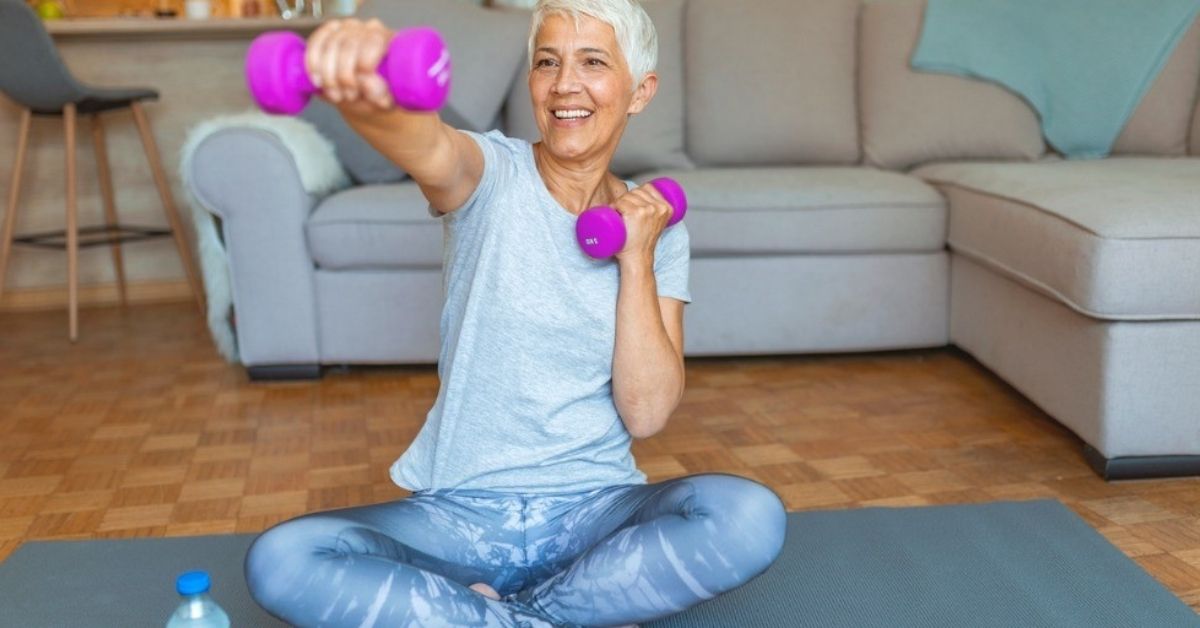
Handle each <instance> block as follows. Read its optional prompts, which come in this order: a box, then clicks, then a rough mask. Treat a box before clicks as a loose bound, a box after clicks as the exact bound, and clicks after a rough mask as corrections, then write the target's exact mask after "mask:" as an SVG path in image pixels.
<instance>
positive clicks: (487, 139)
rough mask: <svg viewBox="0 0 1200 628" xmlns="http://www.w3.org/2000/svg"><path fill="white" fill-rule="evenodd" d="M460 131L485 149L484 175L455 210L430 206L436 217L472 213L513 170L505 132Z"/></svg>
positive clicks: (484, 203)
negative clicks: (443, 209) (446, 211)
mask: <svg viewBox="0 0 1200 628" xmlns="http://www.w3.org/2000/svg"><path fill="white" fill-rule="evenodd" d="M458 132H459V133H462V134H464V135H466V136H467V137H470V138H471V139H473V140H475V143H476V144H478V145H479V150H481V151H483V175H482V176H481V177H480V178H479V185H477V186H475V190H474V191H473V192H471V196H469V197H467V200H466V201H465V202H463V204H462V205H459V206H458V208H457V209H455V210H454V211H451V212H448V213H446V214H441V213H439V212H438V211H437V210H436V209H434V208H433V206H429V215H430V216H433V217H434V218H446V217H454V216H463V215H465V214H467V213H470V212H471V211H472V210H473V209H474V208H475V206H476V205H486V204H487V199H490V198H492V197H493V196H494V195H493V194H492V192H493V190H495V189H496V188H497V187H499V186H500V185H502V183H501V180H502V179H503V178H504V177H505V175H506V174H508V175H511V173H512V170H513V167H512V163H513V160H512V147H511V146H510V144H511V140H509V138H507V137H505V136H504V134H503V133H501V132H500V131H488V132H487V133H476V132H475V131H464V130H462V129H459V130H458Z"/></svg>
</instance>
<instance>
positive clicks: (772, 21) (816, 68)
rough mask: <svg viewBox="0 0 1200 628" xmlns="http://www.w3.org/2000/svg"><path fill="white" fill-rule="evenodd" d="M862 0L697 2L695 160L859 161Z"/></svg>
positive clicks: (688, 25) (692, 70)
mask: <svg viewBox="0 0 1200 628" xmlns="http://www.w3.org/2000/svg"><path fill="white" fill-rule="evenodd" d="M858 2H859V0H736V1H733V0H688V3H687V9H686V15H687V17H686V19H685V26H684V41H685V46H684V58H685V62H684V72H685V73H686V76H685V77H684V80H685V92H686V94H687V99H686V106H687V151H688V156H690V157H691V158H692V160H693V161H695V162H696V164H697V165H705V166H731V165H753V164H817V163H820V164H850V163H857V162H858V160H859V142H858V123H857V114H856V111H857V107H856V104H855V87H854V74H855V71H854V68H855V47H856V46H855V41H856V30H857V15H858Z"/></svg>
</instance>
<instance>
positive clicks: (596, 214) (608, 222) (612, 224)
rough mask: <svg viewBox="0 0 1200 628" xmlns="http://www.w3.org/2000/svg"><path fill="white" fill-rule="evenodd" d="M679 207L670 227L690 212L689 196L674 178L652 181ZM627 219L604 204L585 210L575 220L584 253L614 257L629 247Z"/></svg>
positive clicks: (600, 256) (673, 204)
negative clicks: (626, 231) (626, 239)
mask: <svg viewBox="0 0 1200 628" xmlns="http://www.w3.org/2000/svg"><path fill="white" fill-rule="evenodd" d="M650 184H651V185H653V186H654V187H655V188H657V189H658V191H659V193H661V194H662V195H663V197H664V198H666V199H667V202H668V203H670V205H671V207H672V208H673V209H674V210H675V211H674V212H672V213H671V219H670V220H669V221H668V222H667V226H668V227H669V226H671V225H673V224H675V223H677V222H679V221H681V220H683V215H684V214H686V213H687V196H686V195H685V194H684V193H683V186H681V185H679V183H678V182H676V181H675V180H674V179H669V178H667V177H662V178H659V179H654V180H653V181H651V182H650ZM625 236H626V233H625V221H623V220H621V214H620V213H618V212H617V210H615V209H613V208H611V207H608V206H605V205H601V206H599V207H593V208H591V209H588V210H585V211H584V212H583V213H582V214H579V218H578V219H576V221H575V238H576V239H577V240H579V246H580V247H582V248H583V252H584V253H586V254H587V255H588V257H592V258H595V259H605V258H608V257H612V256H613V255H615V254H616V253H617V251H620V250H621V249H622V248H623V247H624V246H625Z"/></svg>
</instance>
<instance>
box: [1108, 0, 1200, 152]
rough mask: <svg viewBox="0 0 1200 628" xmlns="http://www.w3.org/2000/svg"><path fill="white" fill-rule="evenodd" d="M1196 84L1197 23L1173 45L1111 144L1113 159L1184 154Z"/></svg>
mask: <svg viewBox="0 0 1200 628" xmlns="http://www.w3.org/2000/svg"><path fill="white" fill-rule="evenodd" d="M1198 82H1200V19H1197V20H1196V21H1195V22H1193V23H1192V26H1191V28H1190V29H1188V31H1187V33H1185V34H1184V35H1183V37H1182V38H1181V39H1180V40H1179V43H1178V44H1176V45H1175V50H1174V51H1173V52H1172V53H1171V56H1170V58H1168V59H1167V63H1166V65H1164V66H1163V68H1162V71H1160V72H1159V73H1158V76H1157V77H1156V78H1155V79H1154V83H1152V84H1151V85H1150V89H1149V90H1147V91H1146V95H1145V96H1143V97H1142V102H1141V103H1139V104H1138V106H1137V108H1136V109H1134V110H1133V115H1131V116H1130V117H1129V121H1128V122H1126V123H1125V128H1124V129H1122V130H1121V134H1120V135H1118V136H1117V140H1116V141H1115V142H1114V143H1113V147H1112V154H1113V155H1171V156H1179V155H1184V154H1186V153H1187V137H1188V129H1189V127H1190V126H1191V121H1192V108H1193V105H1194V104H1195V102H1196V85H1197V83H1198Z"/></svg>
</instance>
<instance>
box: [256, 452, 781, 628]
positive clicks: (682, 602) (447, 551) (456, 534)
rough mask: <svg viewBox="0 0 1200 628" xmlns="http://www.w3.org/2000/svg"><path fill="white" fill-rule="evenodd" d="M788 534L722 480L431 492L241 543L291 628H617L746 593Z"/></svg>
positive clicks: (761, 506) (765, 495)
mask: <svg viewBox="0 0 1200 628" xmlns="http://www.w3.org/2000/svg"><path fill="white" fill-rule="evenodd" d="M784 529H785V516H784V508H783V504H782V503H781V502H780V500H779V498H778V497H777V496H776V495H775V493H773V492H772V491H771V489H769V488H767V487H765V486H763V485H761V484H758V483H757V482H753V481H751V480H748V479H745V478H741V477H737V476H733V475H722V474H705V475H694V476H689V477H684V478H679V479H675V480H669V481H666V482H661V483H658V484H644V485H621V486H612V487H608V488H603V489H599V490H595V491H589V492H585V493H573V494H558V495H521V494H513V493H497V492H490V491H479V490H439V491H430V492H422V493H417V494H414V495H413V496H412V497H409V498H407V499H402V500H399V501H395V502H389V503H384V504H375V505H370V506H360V507H355V508H347V509H344V510H334V511H329V512H320V513H313V514H310V515H305V516H302V517H299V518H297V519H292V520H291V521H287V522H284V523H281V524H279V525H277V526H275V527H273V528H271V529H270V530H267V531H266V532H264V533H263V534H262V536H260V537H259V538H258V539H257V540H255V542H254V545H253V546H251V548H250V552H249V554H248V555H247V557H246V582H247V583H248V585H249V588H250V593H251V595H253V597H254V599H255V600H256V601H257V602H258V603H259V604H261V605H262V606H263V608H265V609H266V610H268V611H269V612H271V613H272V614H274V615H276V616H277V617H279V618H281V619H283V620H285V621H287V622H289V623H291V624H294V625H297V626H318V625H319V626H519V627H522V628H524V627H530V628H536V627H542V626H560V625H584V626H614V625H621V624H628V623H634V622H642V621H649V620H652V619H656V618H660V617H664V616H667V615H670V614H673V613H676V612H679V611H681V610H683V609H685V608H688V607H690V606H693V605H695V604H697V603H699V602H702V601H704V600H707V599H709V598H712V597H714V596H716V595H718V594H720V593H723V592H725V591H729V590H730V589H733V588H735V587H738V586H740V585H742V584H744V583H745V582H747V581H748V580H750V579H751V578H753V577H755V576H757V575H758V574H760V573H762V572H763V571H765V570H766V569H767V567H768V566H770V564H771V563H772V562H773V561H774V560H775V558H776V557H777V556H778V555H779V551H780V549H781V548H782V547H783V540H784ZM476 582H483V583H487V584H489V585H491V586H492V587H493V588H495V589H496V590H497V591H498V592H499V593H500V595H501V596H503V597H502V598H501V600H499V601H496V600H492V599H490V598H487V597H484V596H483V595H480V594H478V593H476V592H474V591H472V590H470V589H468V588H467V587H468V585H471V584H473V583H476Z"/></svg>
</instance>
